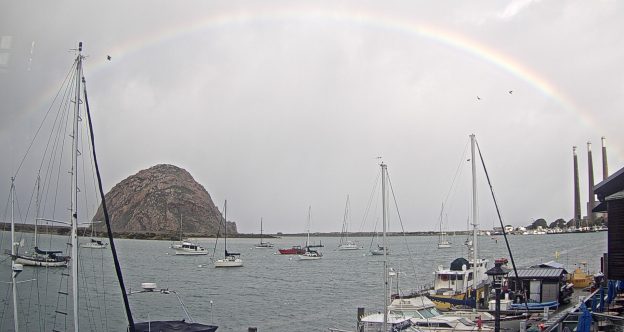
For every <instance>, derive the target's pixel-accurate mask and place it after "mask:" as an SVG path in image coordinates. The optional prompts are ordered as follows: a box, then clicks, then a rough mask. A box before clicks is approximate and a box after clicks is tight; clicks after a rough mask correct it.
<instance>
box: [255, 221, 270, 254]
mask: <svg viewBox="0 0 624 332" xmlns="http://www.w3.org/2000/svg"><path fill="white" fill-rule="evenodd" d="M256 248H258V249H267V248H273V243H271V242H262V218H260V243H258V244H256Z"/></svg>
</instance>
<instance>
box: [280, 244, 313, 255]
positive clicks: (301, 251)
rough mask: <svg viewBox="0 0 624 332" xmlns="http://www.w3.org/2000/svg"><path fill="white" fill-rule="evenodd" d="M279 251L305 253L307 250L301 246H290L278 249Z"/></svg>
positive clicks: (283, 253) (283, 252)
mask: <svg viewBox="0 0 624 332" xmlns="http://www.w3.org/2000/svg"><path fill="white" fill-rule="evenodd" d="M278 251H279V253H280V254H282V255H303V254H305V252H306V250H305V249H304V248H302V247H301V246H292V247H290V248H281V249H278Z"/></svg>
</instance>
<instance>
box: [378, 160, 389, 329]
mask: <svg viewBox="0 0 624 332" xmlns="http://www.w3.org/2000/svg"><path fill="white" fill-rule="evenodd" d="M380 166H381V206H382V218H383V219H382V220H383V251H384V269H383V274H384V308H383V313H384V322H383V331H388V296H389V295H388V244H387V242H386V223H387V216H386V214H387V212H386V208H387V206H388V201H387V200H388V198H387V197H386V172H387V171H386V167H387V166H386V164H384V163H383V162H382V163H381V165H380Z"/></svg>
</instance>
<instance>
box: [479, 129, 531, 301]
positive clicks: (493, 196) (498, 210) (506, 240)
mask: <svg viewBox="0 0 624 332" xmlns="http://www.w3.org/2000/svg"><path fill="white" fill-rule="evenodd" d="M475 143H477V151H478V152H479V158H480V159H481V165H483V172H484V173H485V177H486V179H487V181H488V185H489V186H490V193H491V194H492V199H493V200H494V206H495V207H496V214H497V215H498V221H499V222H500V225H501V228H502V229H503V237H504V238H505V245H506V246H507V252H509V258H510V259H511V265H512V266H513V270H514V274H515V275H516V279H517V280H520V278H519V277H518V269H517V268H516V262H515V261H514V258H513V254H512V253H511V247H510V246H509V240H508V239H507V232H506V231H505V225H504V224H503V217H501V212H500V209H499V207H498V202H497V201H496V195H494V188H493V187H492V181H490V175H489V174H488V171H487V168H486V167H485V161H484V160H483V155H482V154H481V148H480V147H479V142H477V141H476V140H475ZM520 287H521V288H520V289H521V291H522V294H524V292H525V291H524V284H523V283H522V282H520ZM528 302H529V301H528V299H526V298H525V300H524V306H525V307H526V311H527V313H528V312H529V304H528Z"/></svg>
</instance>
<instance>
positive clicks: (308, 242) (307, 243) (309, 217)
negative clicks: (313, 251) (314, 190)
mask: <svg viewBox="0 0 624 332" xmlns="http://www.w3.org/2000/svg"><path fill="white" fill-rule="evenodd" d="M311 217H312V205H310V206H308V239H307V240H306V250H307V248H308V246H309V245H310V219H311Z"/></svg>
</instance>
